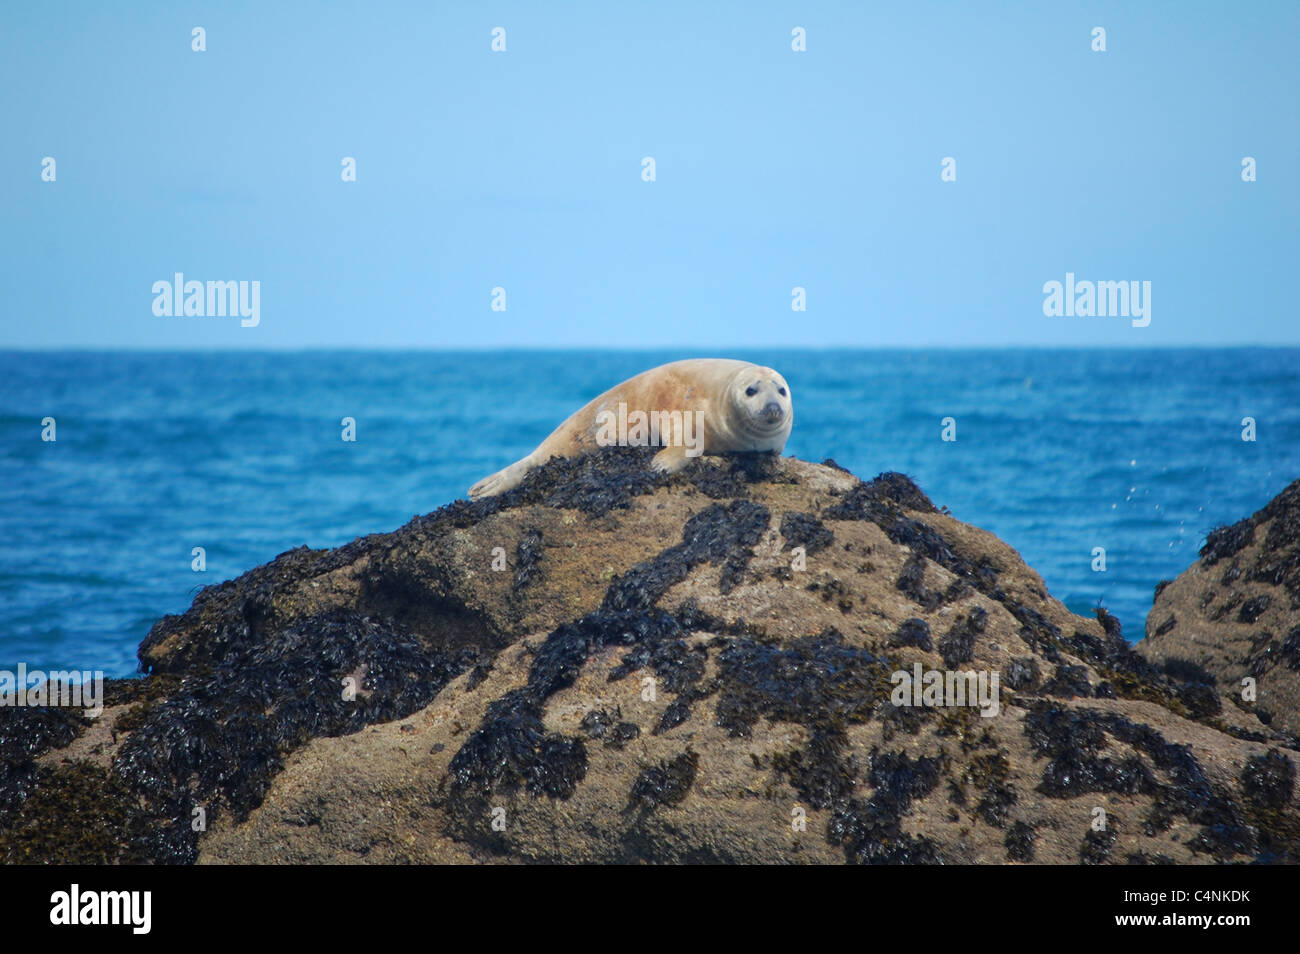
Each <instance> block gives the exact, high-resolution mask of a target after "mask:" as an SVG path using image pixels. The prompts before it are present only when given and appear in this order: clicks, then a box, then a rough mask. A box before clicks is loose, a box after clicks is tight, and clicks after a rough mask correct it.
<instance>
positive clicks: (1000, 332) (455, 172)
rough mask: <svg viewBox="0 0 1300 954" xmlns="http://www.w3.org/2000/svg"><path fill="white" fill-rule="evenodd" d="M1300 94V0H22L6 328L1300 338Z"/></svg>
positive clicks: (308, 335) (239, 338)
mask: <svg viewBox="0 0 1300 954" xmlns="http://www.w3.org/2000/svg"><path fill="white" fill-rule="evenodd" d="M1098 26H1100V27H1103V28H1104V29H1105V30H1106V47H1107V49H1106V51H1105V52H1094V50H1093V49H1092V45H1093V42H1094V41H1093V37H1092V31H1093V28H1094V27H1098ZM194 27H202V28H204V30H205V31H206V46H207V49H206V51H205V52H195V51H193V50H192V49H191V45H192V33H191V31H192V29H193V28H194ZM495 27H503V28H504V29H505V31H506V34H505V40H506V50H505V52H500V53H497V52H493V50H492V48H491V45H492V30H493V28H495ZM796 27H802V28H804V29H805V30H806V36H807V51H806V52H794V51H793V50H792V49H791V43H792V35H791V31H792V30H793V29H794V28H796ZM1298 102H1300V3H1296V2H1291V0H1287V2H1268V0H1265V2H1252V3H1226V2H1225V3H1214V4H1208V3H1185V2H1164V3H1134V2H1131V0H1127V2H1122V3H1055V2H1052V3H1036V2H1025V3H1017V4H1011V3H950V4H949V3H901V2H900V3H875V2H872V3H867V2H848V0H844V2H837V3H831V2H821V3H818V2H811V3H796V2H790V3H758V2H749V0H746V2H731V3H718V2H683V3H672V2H654V3H608V2H607V3H560V2H556V3H545V4H542V3H537V2H535V0H534V2H520V3H501V2H488V3H471V2H464V3H410V4H398V3H384V2H369V3H348V4H344V3H288V2H271V0H260V2H249V3H225V2H223V3H193V4H187V3H177V2H167V3H148V2H132V3H129V4H127V3H102V2H95V3H90V2H69V3H46V4H26V3H24V4H20V3H17V2H7V3H5V4H3V8H2V12H0V118H2V119H3V128H4V136H3V139H2V140H0V210H2V214H3V233H2V236H3V237H2V238H0V243H2V247H0V286H2V287H3V296H4V297H3V303H2V304H0V347H18V348H26V347H96V348H98V347H113V348H117V347H122V348H191V347H199V348H207V347H221V348H314V347H336V346H342V347H358V346H360V347H423V348H480V347H489V348H490V347H539V346H540V347H575V346H580V347H588V348H590V347H616V348H617V347H684V348H689V349H699V350H700V351H701V352H702V353H703V352H712V351H717V352H719V353H725V352H726V351H727V350H728V349H733V350H738V349H740V348H741V347H742V346H743V347H745V348H753V347H756V346H777V345H781V346H808V347H833V346H841V345H858V346H879V345H886V346H894V345H898V346H1002V345H1044V346H1052V345H1120V346H1125V345H1139V346H1144V345H1193V344H1282V343H1286V344H1297V343H1300V304H1298V303H1297V302H1298V299H1297V293H1296V282H1297V264H1298V263H1300V240H1298V238H1297V229H1298V226H1297V223H1298V222H1300V108H1298V105H1297V104H1298ZM47 156H49V157H53V158H54V159H55V162H56V166H55V176H56V177H55V180H54V181H53V182H47V181H43V180H42V169H43V165H42V163H43V160H44V158H45V157H47ZM646 156H650V157H653V158H654V160H655V162H656V175H657V178H656V181H654V182H645V181H643V180H642V159H643V157H646ZM1247 156H1249V157H1253V158H1254V159H1255V160H1256V169H1257V181H1255V182H1243V181H1242V174H1241V173H1242V165H1241V164H1242V159H1243V157H1247ZM344 157H353V158H355V160H356V174H357V181H355V182H343V181H342V180H341V169H342V166H341V163H342V160H343V158H344ZM945 157H952V158H953V159H955V162H956V176H957V178H956V181H955V182H944V181H941V176H940V173H941V161H942V160H943V159H944V158H945ZM176 272H182V273H184V275H185V276H186V279H187V280H188V279H197V280H201V281H207V280H245V281H258V282H260V283H261V284H260V286H259V287H260V324H258V326H257V327H255V328H245V327H241V325H240V322H239V321H238V319H230V318H224V319H220V318H217V319H203V318H167V317H158V316H155V314H154V313H153V307H152V306H153V302H154V294H153V291H152V287H153V285H154V283H155V282H157V281H160V280H171V278H172V276H173V274H174V273H176ZM1067 272H1073V273H1074V274H1075V275H1076V277H1077V278H1078V279H1079V280H1084V279H1089V280H1107V281H1120V280H1123V281H1149V282H1151V288H1152V291H1151V318H1152V320H1151V323H1150V325H1149V326H1148V327H1145V328H1134V327H1132V324H1131V322H1130V321H1128V320H1126V319H1123V318H1049V317H1046V316H1044V314H1043V300H1044V297H1045V295H1044V292H1043V285H1044V283H1045V282H1048V281H1052V280H1056V281H1062V282H1064V280H1065V275H1066V273H1067ZM497 286H501V287H504V288H505V290H506V305H507V307H506V310H505V311H504V312H502V311H494V310H492V308H491V304H492V290H493V288H494V287H497ZM795 286H801V287H803V288H806V289H807V310H806V311H805V312H794V311H792V310H791V290H792V289H793V288H794V287H795Z"/></svg>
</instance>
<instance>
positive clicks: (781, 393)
mask: <svg viewBox="0 0 1300 954" xmlns="http://www.w3.org/2000/svg"><path fill="white" fill-rule="evenodd" d="M776 393H777V394H779V395H781V397H785V388H777V389H776Z"/></svg>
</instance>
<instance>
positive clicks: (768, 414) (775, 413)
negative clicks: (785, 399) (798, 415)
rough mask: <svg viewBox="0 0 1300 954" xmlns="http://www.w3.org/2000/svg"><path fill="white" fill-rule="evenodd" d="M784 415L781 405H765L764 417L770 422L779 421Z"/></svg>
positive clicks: (771, 403)
mask: <svg viewBox="0 0 1300 954" xmlns="http://www.w3.org/2000/svg"><path fill="white" fill-rule="evenodd" d="M784 414H785V411H783V410H781V405H779V404H777V403H776V402H775V401H768V402H767V403H766V404H765V405H763V417H765V418H766V419H767V420H769V421H779V420H781V418H782V416H784Z"/></svg>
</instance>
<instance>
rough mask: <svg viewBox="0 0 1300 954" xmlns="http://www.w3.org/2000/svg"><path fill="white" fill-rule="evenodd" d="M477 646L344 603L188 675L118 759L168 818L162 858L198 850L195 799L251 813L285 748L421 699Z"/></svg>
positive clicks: (121, 770) (133, 785) (355, 727)
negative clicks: (402, 629) (426, 641)
mask: <svg viewBox="0 0 1300 954" xmlns="http://www.w3.org/2000/svg"><path fill="white" fill-rule="evenodd" d="M472 658H473V657H472V654H469V653H463V654H461V655H460V656H451V655H448V654H444V653H436V652H430V651H429V650H427V649H426V648H425V647H423V646H422V645H421V644H420V642H419V641H418V640H415V639H413V638H411V637H407V636H402V635H399V634H397V633H395V632H393V631H392V630H391V629H389V628H387V627H385V626H384V625H382V624H381V623H377V622H374V621H372V620H370V619H368V618H365V617H360V616H357V615H356V614H354V613H350V612H347V611H334V612H331V613H328V614H324V615H321V616H318V617H314V618H311V619H309V620H305V621H303V622H301V623H299V624H297V625H295V626H293V627H291V628H289V629H287V630H285V631H283V632H281V633H278V634H276V635H275V636H273V637H271V638H270V639H268V640H267V641H266V642H265V643H264V644H262V645H260V646H257V647H256V648H254V649H251V650H248V651H246V652H243V653H239V654H237V655H231V656H228V657H227V660H226V663H225V664H224V665H222V666H221V667H219V668H218V669H217V670H216V671H215V672H213V673H211V674H210V675H208V676H204V677H196V678H194V679H191V680H187V681H186V682H185V683H183V684H182V686H181V688H180V690H179V691H178V692H177V693H176V694H175V695H173V696H172V697H171V698H169V699H168V700H166V701H165V702H163V703H161V704H159V705H158V706H157V707H156V709H155V710H154V711H153V712H152V714H151V717H150V718H149V719H148V720H147V721H146V722H145V723H144V724H143V725H142V726H141V727H140V728H139V729H138V730H137V731H135V732H134V733H132V735H131V737H130V738H129V739H128V740H127V741H126V743H125V744H124V745H123V746H122V749H121V751H120V752H119V753H118V756H117V760H116V763H115V766H114V770H115V773H116V774H117V775H118V776H119V777H120V778H121V779H122V780H123V781H124V782H125V783H126V784H127V785H128V786H129V787H130V789H131V790H132V791H133V792H135V793H137V794H138V795H139V796H142V797H144V799H145V800H146V801H147V803H148V805H149V807H150V810H151V811H152V812H154V813H156V814H158V815H160V816H161V817H163V818H165V819H167V820H168V821H169V822H170V824H169V826H168V827H169V829H170V830H171V831H172V833H173V838H172V839H171V841H169V842H168V844H167V845H166V846H165V854H164V856H163V857H159V858H157V860H159V861H169V862H175V861H182V862H189V861H193V860H194V857H195V854H196V852H197V835H195V834H194V833H192V832H191V831H190V825H189V821H190V815H191V812H192V810H193V809H194V808H195V807H196V806H199V805H205V804H206V807H207V809H208V814H209V816H211V815H213V814H214V811H213V809H214V808H215V807H216V801H217V799H220V800H221V802H223V803H224V804H225V805H226V806H227V807H228V808H229V809H230V810H231V811H232V812H233V814H234V815H235V817H236V818H240V819H242V818H244V817H246V816H247V814H248V813H249V812H250V811H251V810H252V809H254V808H256V807H257V806H258V805H259V804H261V801H262V798H263V797H264V795H265V793H266V791H267V789H268V788H269V787H270V784H271V778H272V777H273V776H274V774H275V773H276V772H278V771H279V769H280V767H281V765H282V760H283V758H284V756H285V755H286V754H287V753H288V752H290V751H292V750H293V749H294V748H297V747H298V746H300V745H302V744H303V743H305V742H306V741H308V740H310V739H311V738H314V737H316V736H322V735H343V734H347V733H351V732H357V731H360V730H361V729H362V728H364V727H365V726H366V725H369V724H371V723H373V722H387V721H391V720H393V719H397V718H400V717H402V716H405V715H408V714H410V713H411V712H414V711H416V710H417V709H420V708H423V707H424V706H426V705H428V704H429V702H430V701H432V699H433V697H434V696H435V695H436V694H437V692H438V690H440V689H441V688H442V687H443V686H444V685H446V683H447V682H449V681H450V680H451V679H452V678H454V677H455V676H456V675H457V674H459V673H460V672H462V671H464V670H465V669H466V668H468V667H469V665H470V664H471V662H472ZM354 672H356V673H360V674H362V679H361V684H360V686H358V687H357V689H358V692H357V695H356V697H355V698H353V699H351V700H346V699H345V698H344V692H343V689H344V685H343V679H344V677H345V676H347V675H348V674H350V673H354ZM208 803H211V804H208Z"/></svg>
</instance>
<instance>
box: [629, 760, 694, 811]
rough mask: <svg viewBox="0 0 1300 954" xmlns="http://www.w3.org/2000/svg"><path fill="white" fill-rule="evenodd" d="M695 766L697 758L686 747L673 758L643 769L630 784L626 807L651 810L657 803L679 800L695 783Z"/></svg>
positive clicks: (672, 803) (657, 805)
mask: <svg viewBox="0 0 1300 954" xmlns="http://www.w3.org/2000/svg"><path fill="white" fill-rule="evenodd" d="M699 768H700V757H699V756H698V755H696V754H695V753H694V752H692V751H691V750H690V748H687V750H686V751H685V752H683V753H682V754H681V755H679V756H677V757H676V758H674V759H670V760H668V761H666V762H660V763H659V764H658V765H655V766H652V767H650V768H648V769H646V770H645V771H643V772H642V773H641V774H640V775H638V776H637V779H636V781H635V782H633V783H632V791H631V793H630V794H629V796H628V806H627V807H628V810H631V809H633V808H637V807H640V808H642V809H644V810H646V811H653V810H654V809H655V808H657V807H659V806H660V805H676V804H678V803H680V802H681V801H683V800H684V799H685V798H686V796H687V794H688V793H689V792H690V790H691V786H692V785H694V784H695V776H696V773H697V772H698V771H699Z"/></svg>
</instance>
